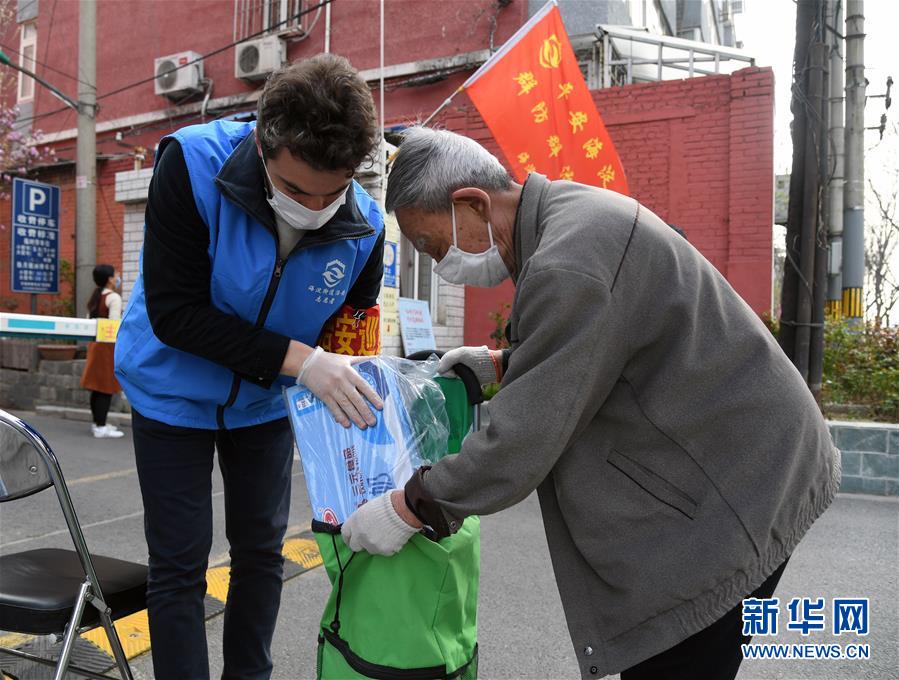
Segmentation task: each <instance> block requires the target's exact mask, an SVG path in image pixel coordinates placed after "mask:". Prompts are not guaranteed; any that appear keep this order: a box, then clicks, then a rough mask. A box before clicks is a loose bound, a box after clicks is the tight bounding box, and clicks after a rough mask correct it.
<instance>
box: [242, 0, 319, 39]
mask: <svg viewBox="0 0 899 680" xmlns="http://www.w3.org/2000/svg"><path fill="white" fill-rule="evenodd" d="M319 4H320V3H319V2H318V1H317V0H315V1H313V0H234V40H245V39H246V38H248V37H249V36H251V35H253V34H255V33H258V32H259V31H272V32H274V33H277V34H279V35H287V36H291V35H294V36H302V35H304V34H305V33H306V32H307V25H308V24H307V20H309V19H311V21H313V22H314V21H316V20H317V19H318V17H319V16H320V14H321V11H320V10H321V7H319V9H318V10H316V11H315V12H311V13H305V12H306V10H308V9H309V8H311V7H315V6H316V5H319ZM309 28H310V29H311V27H309Z"/></svg>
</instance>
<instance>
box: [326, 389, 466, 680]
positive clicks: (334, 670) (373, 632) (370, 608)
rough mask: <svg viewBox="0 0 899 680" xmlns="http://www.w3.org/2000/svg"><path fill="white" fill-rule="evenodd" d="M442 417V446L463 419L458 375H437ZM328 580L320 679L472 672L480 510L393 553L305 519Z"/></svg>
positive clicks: (456, 440)
mask: <svg viewBox="0 0 899 680" xmlns="http://www.w3.org/2000/svg"><path fill="white" fill-rule="evenodd" d="M437 383H438V384H439V385H440V388H441V389H442V390H443V393H444V396H445V397H446V409H447V415H448V416H449V422H450V433H449V444H448V447H447V448H448V452H449V453H458V451H459V448H460V447H461V445H462V439H463V438H464V437H465V435H467V434H468V432H469V430H470V429H471V422H472V420H471V406H470V405H469V404H468V399H467V395H466V393H465V387H464V386H463V385H462V382H461V381H460V380H450V379H445V378H437ZM312 529H313V531H314V532H315V539H316V541H317V542H318V546H319V550H320V551H321V554H322V559H323V560H324V564H325V569H326V571H327V573H328V578H329V579H330V581H331V585H332V590H331V595H330V597H329V598H328V603H327V605H326V606H325V611H324V614H323V615H322V619H321V628H320V631H319V638H318V669H317V677H318V678H319V680H344V679H349V678H381V679H383V680H394V679H395V680H431V679H433V680H437V679H440V678H459V679H460V680H474V679H475V678H477V673H478V644H477V608H478V582H479V575H480V556H481V548H480V535H481V529H480V520H479V519H478V518H477V517H469V518H467V519H466V520H465V522H464V523H463V524H462V528H461V529H459V531H458V532H456V533H455V534H453V535H452V536H449V537H447V538H445V539H443V540H441V541H439V542H436V541H432V540H431V539H429V538H427V537H426V536H424V535H423V534H416V535H415V536H413V537H412V539H411V540H410V541H409V543H407V544H406V545H405V546H404V547H403V549H402V550H400V551H399V552H398V553H397V554H396V555H393V556H392V557H381V556H378V555H370V554H368V553H366V552H359V553H353V552H352V551H351V550H350V549H349V548H348V547H347V546H346V544H345V543H344V542H343V537H342V536H341V535H340V529H339V528H338V527H334V526H331V525H329V524H324V523H320V522H313V526H312Z"/></svg>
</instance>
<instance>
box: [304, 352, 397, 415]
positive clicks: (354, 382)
mask: <svg viewBox="0 0 899 680" xmlns="http://www.w3.org/2000/svg"><path fill="white" fill-rule="evenodd" d="M369 359H371V357H350V356H344V355H342V354H332V353H330V352H325V351H324V350H323V349H322V348H321V347H316V348H315V351H314V352H312V354H310V355H309V356H308V357H306V361H304V362H303V366H302V368H301V369H300V374H299V375H298V376H297V384H298V385H304V386H306V387H308V388H309V390H310V391H311V392H312V394H314V395H315V396H316V397H318V398H319V399H321V400H322V401H323V402H324V403H325V406H327V407H328V410H330V411H331V415H333V416H334V420H336V421H337V422H338V423H340V424H341V425H343V426H344V427H349V426H350V421H351V420H352V421H353V422H354V423H355V424H356V425H357V426H359V427H361V428H362V429H363V430H364V429H365V427H366V425H374V424H375V423H377V422H378V421H377V420H376V419H375V417H374V415H373V414H372V412H371V409H370V408H369V407H368V404H367V403H366V401H365V400H366V399H367V400H368V401H369V402H371V404H372V405H373V406H374V407H375V408H377V409H381V408H383V407H384V404H383V402H382V401H381V398H380V397H379V396H378V393H377V392H375V391H374V390H373V389H372V387H371V385H369V384H368V382H367V381H366V380H365V378H363V377H362V376H361V375H359V374H358V373H357V372H356V370H355V369H354V368H353V364H358V363H361V362H363V361H368V360H369Z"/></svg>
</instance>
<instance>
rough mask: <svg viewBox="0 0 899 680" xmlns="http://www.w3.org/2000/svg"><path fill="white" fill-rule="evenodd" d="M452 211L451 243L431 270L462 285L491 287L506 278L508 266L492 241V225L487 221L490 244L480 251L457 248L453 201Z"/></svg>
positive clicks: (507, 276)
mask: <svg viewBox="0 0 899 680" xmlns="http://www.w3.org/2000/svg"><path fill="white" fill-rule="evenodd" d="M451 209H452V214H453V245H451V246H450V248H449V250H448V251H447V252H446V255H444V256H443V259H442V260H440V262H438V263H437V264H436V265H434V273H435V274H437V275H438V276H439V277H440V278H442V279H443V280H444V281H446V282H447V283H456V284H459V285H465V286H478V287H480V288H492V287H493V286H498V285H499V284H501V283H502V282H503V281H505V280H506V279H507V278H509V270H508V269H507V268H506V263H505V262H503V257H502V255H500V253H499V248H497V247H496V244H495V243H494V242H493V228H492V227H491V226H490V222H489V221H488V222H487V236H488V237H489V238H490V247H489V248H488V249H487V250H485V251H484V252H482V253H467V252H465V251H464V250H459V248H458V246H457V245H456V244H457V240H456V204H455V203H453V204H451Z"/></svg>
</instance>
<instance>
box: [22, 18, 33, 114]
mask: <svg viewBox="0 0 899 680" xmlns="http://www.w3.org/2000/svg"><path fill="white" fill-rule="evenodd" d="M19 52H20V57H19V64H20V65H21V66H22V68H24V69H27V70H29V71H31V72H32V73H34V69H35V63H34V58H35V56H37V25H36V24H35V23H34V22H32V23H28V24H22V34H21V38H20V40H19ZM32 99H34V79H33V78H31V77H29V76H26V75H25V74H24V73H19V97H18V101H20V102H22V101H31V100H32Z"/></svg>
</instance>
